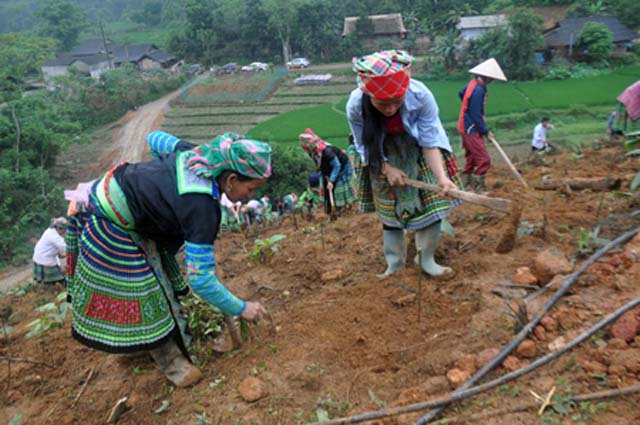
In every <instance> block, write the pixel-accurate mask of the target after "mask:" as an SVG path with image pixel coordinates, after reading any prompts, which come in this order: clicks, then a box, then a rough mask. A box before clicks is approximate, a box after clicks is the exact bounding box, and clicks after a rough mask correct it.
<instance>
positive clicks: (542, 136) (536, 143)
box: [531, 117, 556, 153]
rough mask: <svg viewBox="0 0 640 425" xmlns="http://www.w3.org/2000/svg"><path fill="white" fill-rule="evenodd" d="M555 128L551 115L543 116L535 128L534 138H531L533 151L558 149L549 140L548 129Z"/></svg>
mask: <svg viewBox="0 0 640 425" xmlns="http://www.w3.org/2000/svg"><path fill="white" fill-rule="evenodd" d="M548 130H553V124H551V120H550V119H549V117H542V119H541V120H540V122H539V123H538V125H536V126H535V128H534V129H533V138H532V139H531V151H532V152H541V153H543V152H553V151H555V150H556V148H555V146H553V145H552V144H551V143H549V141H548V140H547V131H548Z"/></svg>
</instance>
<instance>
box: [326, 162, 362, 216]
mask: <svg viewBox="0 0 640 425" xmlns="http://www.w3.org/2000/svg"><path fill="white" fill-rule="evenodd" d="M325 191H326V186H325ZM326 193H329V192H326ZM357 200H358V196H357V195H356V190H355V189H354V188H353V168H351V162H349V161H347V162H346V163H345V165H344V166H343V167H342V170H340V174H338V178H337V179H336V183H335V185H334V186H333V202H334V203H335V204H336V207H344V206H346V205H351V204H353V203H354V202H355V201H357ZM325 207H326V211H327V213H329V212H331V201H330V199H329V197H328V195H327V197H326V199H325Z"/></svg>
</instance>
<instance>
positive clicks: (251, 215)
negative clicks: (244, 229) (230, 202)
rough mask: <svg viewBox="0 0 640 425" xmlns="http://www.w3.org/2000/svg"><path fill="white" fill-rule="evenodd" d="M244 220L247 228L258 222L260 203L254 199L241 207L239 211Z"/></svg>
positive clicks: (259, 218) (260, 214)
mask: <svg viewBox="0 0 640 425" xmlns="http://www.w3.org/2000/svg"><path fill="white" fill-rule="evenodd" d="M240 211H241V212H242V214H243V215H244V220H245V222H246V223H247V225H248V226H252V225H253V224H254V222H255V221H260V220H261V216H262V203H261V202H260V201H258V200H256V199H252V200H250V201H249V202H247V204H246V205H243V206H242V208H241V210H240Z"/></svg>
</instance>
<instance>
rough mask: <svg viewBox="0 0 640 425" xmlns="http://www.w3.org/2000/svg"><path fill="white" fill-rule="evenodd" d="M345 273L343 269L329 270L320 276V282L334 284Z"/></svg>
mask: <svg viewBox="0 0 640 425" xmlns="http://www.w3.org/2000/svg"><path fill="white" fill-rule="evenodd" d="M342 275H343V272H342V270H341V269H336V270H329V271H328V272H324V273H322V275H320V280H321V281H323V282H325V283H326V282H332V281H334V280H339V279H340V278H342Z"/></svg>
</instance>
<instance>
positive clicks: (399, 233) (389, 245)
mask: <svg viewBox="0 0 640 425" xmlns="http://www.w3.org/2000/svg"><path fill="white" fill-rule="evenodd" d="M382 240H383V241H384V246H383V252H384V259H385V261H386V262H387V270H385V272H384V273H382V274H379V275H377V276H378V278H380V279H384V278H385V277H387V276H390V275H391V274H393V273H394V272H396V271H398V270H401V269H404V267H405V264H406V262H407V242H406V240H405V237H404V230H383V231H382Z"/></svg>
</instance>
